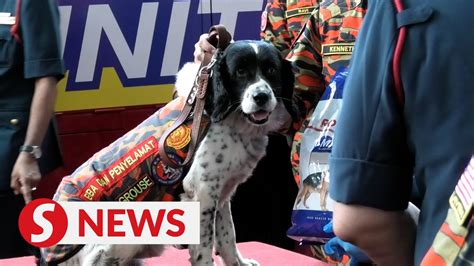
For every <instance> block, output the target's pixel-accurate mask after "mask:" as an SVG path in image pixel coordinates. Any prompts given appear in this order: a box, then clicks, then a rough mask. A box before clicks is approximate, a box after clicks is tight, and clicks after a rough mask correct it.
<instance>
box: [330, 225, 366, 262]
mask: <svg viewBox="0 0 474 266" xmlns="http://www.w3.org/2000/svg"><path fill="white" fill-rule="evenodd" d="M323 231H324V232H326V233H334V231H333V227H332V221H331V222H329V223H328V224H326V225H325V226H324V228H323ZM323 250H324V253H325V255H326V257H328V258H327V259H328V262H333V263H343V264H346V263H347V262H349V265H350V266H357V265H358V264H359V263H370V262H371V260H370V258H369V257H367V255H365V253H364V252H362V251H361V250H360V249H359V248H358V247H356V246H354V245H352V244H351V243H349V242H345V241H342V240H341V239H340V238H339V237H337V236H336V237H333V238H331V239H330V240H329V241H328V242H327V243H326V244H324V246H323Z"/></svg>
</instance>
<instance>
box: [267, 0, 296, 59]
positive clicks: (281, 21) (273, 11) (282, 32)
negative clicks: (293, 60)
mask: <svg viewBox="0 0 474 266" xmlns="http://www.w3.org/2000/svg"><path fill="white" fill-rule="evenodd" d="M285 11H286V0H268V1H267V5H266V6H265V10H264V11H263V13H262V21H261V31H260V38H261V39H262V40H263V41H266V42H269V43H271V44H273V45H274V46H275V47H276V48H277V49H278V50H280V52H281V54H282V56H283V57H285V56H286V55H288V53H289V52H290V47H291V43H292V36H291V34H290V32H289V30H288V22H287V20H286V16H285Z"/></svg>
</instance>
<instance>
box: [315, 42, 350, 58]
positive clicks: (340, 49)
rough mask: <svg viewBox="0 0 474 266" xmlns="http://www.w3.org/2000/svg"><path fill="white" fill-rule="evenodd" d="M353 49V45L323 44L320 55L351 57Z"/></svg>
mask: <svg viewBox="0 0 474 266" xmlns="http://www.w3.org/2000/svg"><path fill="white" fill-rule="evenodd" d="M353 49H354V43H353V42H350V43H330V44H323V46H322V54H323V55H352V50H353Z"/></svg>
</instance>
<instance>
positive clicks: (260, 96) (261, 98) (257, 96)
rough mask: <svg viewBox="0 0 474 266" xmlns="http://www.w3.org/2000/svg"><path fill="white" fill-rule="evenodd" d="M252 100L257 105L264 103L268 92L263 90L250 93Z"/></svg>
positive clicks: (266, 100)
mask: <svg viewBox="0 0 474 266" xmlns="http://www.w3.org/2000/svg"><path fill="white" fill-rule="evenodd" d="M252 98H253V100H254V101H255V104H257V105H264V104H265V103H267V102H268V99H269V97H268V94H267V93H264V92H257V93H254V94H253V95H252Z"/></svg>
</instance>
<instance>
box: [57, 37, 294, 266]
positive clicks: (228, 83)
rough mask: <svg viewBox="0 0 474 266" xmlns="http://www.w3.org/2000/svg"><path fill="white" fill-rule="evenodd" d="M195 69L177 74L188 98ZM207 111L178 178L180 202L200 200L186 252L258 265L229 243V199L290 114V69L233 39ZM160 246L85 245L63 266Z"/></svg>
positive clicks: (195, 260)
mask: <svg viewBox="0 0 474 266" xmlns="http://www.w3.org/2000/svg"><path fill="white" fill-rule="evenodd" d="M198 68H199V66H197V65H196V64H188V65H186V66H185V67H183V69H182V70H181V71H180V72H179V73H178V76H177V82H176V87H177V88H178V95H183V96H187V92H186V90H187V89H190V88H191V84H192V82H194V78H195V76H196V72H197V71H198ZM210 79H211V80H210V82H209V87H208V92H207V95H206V103H205V112H206V113H207V114H208V115H209V116H210V118H211V124H210V126H209V129H208V132H207V133H206V136H205V137H204V139H203V140H202V141H201V143H200V145H199V147H198V149H197V151H196V153H195V157H194V160H193V163H192V165H191V167H190V169H189V172H188V173H187V175H186V177H185V178H184V181H183V187H184V190H185V193H184V194H183V195H182V200H183V201H199V202H200V208H201V212H200V215H201V223H200V234H201V235H200V244H199V245H192V246H190V247H189V250H190V255H191V263H192V265H214V262H213V259H212V251H213V248H215V251H216V254H219V255H220V256H221V258H222V259H223V261H224V263H225V264H226V265H258V263H257V262H255V261H253V260H250V259H245V258H243V257H242V256H241V255H240V254H239V252H238V250H237V248H236V243H235V232H234V224H233V222H232V216H231V212H230V198H231V196H232V195H233V193H234V192H235V190H236V188H237V186H238V185H239V184H240V183H243V182H245V181H246V180H247V178H249V177H250V176H251V175H252V172H253V170H254V168H255V166H256V165H257V163H258V161H259V160H260V159H261V158H262V157H263V156H264V155H265V149H266V146H267V142H268V137H267V134H268V133H269V132H271V131H277V130H279V129H280V128H281V127H282V125H283V123H285V122H288V121H289V119H290V116H293V114H294V110H295V109H294V108H293V105H292V94H293V93H292V91H293V83H294V75H293V72H292V69H291V64H290V63H289V62H288V61H286V60H284V59H283V58H282V57H281V55H280V53H279V51H278V50H277V49H276V48H274V47H273V46H272V45H270V44H267V43H265V42H260V41H237V42H235V43H232V44H231V45H229V46H228V47H227V49H226V50H225V51H223V52H220V54H218V55H217V56H216V61H215V63H214V65H213V67H212V76H211V78H210ZM162 250H163V246H150V245H148V246H143V245H142V246H140V245H86V246H85V247H84V248H82V250H81V251H79V253H77V254H76V255H75V256H74V257H72V258H71V259H70V260H68V261H66V264H70V265H74V264H76V263H80V264H83V265H95V264H108V263H110V262H111V263H116V264H129V263H130V262H134V263H136V262H137V261H135V260H134V259H137V258H143V257H150V256H157V255H159V254H160V253H161V252H162Z"/></svg>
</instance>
